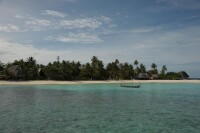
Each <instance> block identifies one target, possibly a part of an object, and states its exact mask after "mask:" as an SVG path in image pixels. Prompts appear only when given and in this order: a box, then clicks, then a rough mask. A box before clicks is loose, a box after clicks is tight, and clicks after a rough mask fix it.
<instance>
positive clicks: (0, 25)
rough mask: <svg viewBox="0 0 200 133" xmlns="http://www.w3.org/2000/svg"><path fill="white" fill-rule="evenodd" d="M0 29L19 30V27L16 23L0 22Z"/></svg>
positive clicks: (5, 30)
mask: <svg viewBox="0 0 200 133" xmlns="http://www.w3.org/2000/svg"><path fill="white" fill-rule="evenodd" d="M0 31H3V32H19V31H20V30H19V28H18V27H17V26H16V25H12V24H5V25H3V24H0Z"/></svg>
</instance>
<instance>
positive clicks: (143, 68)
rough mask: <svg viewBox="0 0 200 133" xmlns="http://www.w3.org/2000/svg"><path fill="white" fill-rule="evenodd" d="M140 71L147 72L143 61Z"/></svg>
mask: <svg viewBox="0 0 200 133" xmlns="http://www.w3.org/2000/svg"><path fill="white" fill-rule="evenodd" d="M140 71H141V72H142V73H145V72H146V67H145V65H143V64H142V63H141V64H140Z"/></svg>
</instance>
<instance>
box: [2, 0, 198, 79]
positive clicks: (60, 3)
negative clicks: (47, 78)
mask: <svg viewBox="0 0 200 133" xmlns="http://www.w3.org/2000/svg"><path fill="white" fill-rule="evenodd" d="M199 51H200V1H199V0H0V60H1V61H2V62H5V63H6V62H8V61H13V60H15V59H22V58H23V59H26V58H27V57H29V56H33V57H35V58H36V59H37V61H38V63H42V64H46V63H47V62H52V61H54V60H56V57H57V56H60V58H61V60H75V61H81V63H86V62H89V61H90V59H91V57H92V56H93V55H95V56H97V57H98V58H99V59H100V60H102V61H104V63H105V64H106V63H108V62H111V61H113V60H115V59H116V58H117V59H119V60H120V62H129V63H133V61H134V60H135V59H137V60H139V61H140V62H142V63H143V64H145V65H146V67H147V68H148V69H149V68H150V66H151V63H153V62H154V63H156V64H157V65H158V69H160V68H161V66H162V65H166V66H167V68H168V71H181V70H185V71H186V72H188V74H189V75H190V76H191V77H200V52H199Z"/></svg>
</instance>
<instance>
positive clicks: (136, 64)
mask: <svg viewBox="0 0 200 133" xmlns="http://www.w3.org/2000/svg"><path fill="white" fill-rule="evenodd" d="M133 64H134V65H135V71H134V77H136V75H137V74H138V70H139V68H138V64H139V62H138V61H137V60H135V61H134V63H133Z"/></svg>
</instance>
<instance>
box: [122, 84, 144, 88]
mask: <svg viewBox="0 0 200 133" xmlns="http://www.w3.org/2000/svg"><path fill="white" fill-rule="evenodd" d="M120 86H121V87H126V88H140V86H141V83H140V84H139V85H125V84H120Z"/></svg>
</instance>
